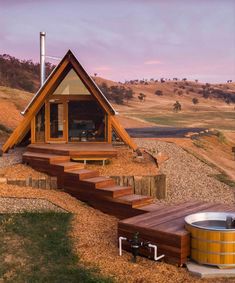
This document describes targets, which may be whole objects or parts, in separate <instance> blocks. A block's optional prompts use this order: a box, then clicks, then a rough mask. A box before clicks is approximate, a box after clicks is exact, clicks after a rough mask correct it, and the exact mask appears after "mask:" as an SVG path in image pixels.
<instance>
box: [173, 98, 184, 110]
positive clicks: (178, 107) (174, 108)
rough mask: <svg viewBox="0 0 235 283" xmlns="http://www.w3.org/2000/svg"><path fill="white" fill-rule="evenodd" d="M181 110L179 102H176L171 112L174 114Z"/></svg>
mask: <svg viewBox="0 0 235 283" xmlns="http://www.w3.org/2000/svg"><path fill="white" fill-rule="evenodd" d="M181 110H182V107H181V104H180V103H179V101H178V100H177V101H176V102H175V103H174V104H173V111H174V112H176V113H177V112H179V111H181Z"/></svg>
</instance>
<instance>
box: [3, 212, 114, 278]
mask: <svg viewBox="0 0 235 283" xmlns="http://www.w3.org/2000/svg"><path fill="white" fill-rule="evenodd" d="M71 217H72V215H71V214H69V213H23V214H0V282H17V283H21V282H34V283H36V282H47V283H50V282H53V283H54V282H58V283H61V282H70V283H72V282H74V283H75V282H76V283H77V282H84V283H86V282H89V283H93V282H94V283H95V282H112V281H111V279H108V278H103V277H101V276H100V275H99V274H98V271H97V270H91V269H86V268H84V267H83V266H81V265H79V259H78V257H77V256H75V255H74V253H73V252H72V244H71V240H70V238H69V236H68V233H69V229H70V222H71Z"/></svg>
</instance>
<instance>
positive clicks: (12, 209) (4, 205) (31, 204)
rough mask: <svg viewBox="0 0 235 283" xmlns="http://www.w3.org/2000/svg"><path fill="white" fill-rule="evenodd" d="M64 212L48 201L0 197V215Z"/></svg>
mask: <svg viewBox="0 0 235 283" xmlns="http://www.w3.org/2000/svg"><path fill="white" fill-rule="evenodd" d="M26 211H27V212H28V211H30V212H45V211H55V212H65V210H63V209H62V208H60V207H58V206H56V205H54V204H53V203H51V202H49V201H48V200H44V199H36V198H35V199H34V198H15V197H11V198H8V197H0V213H21V212H26Z"/></svg>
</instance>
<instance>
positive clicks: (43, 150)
mask: <svg viewBox="0 0 235 283" xmlns="http://www.w3.org/2000/svg"><path fill="white" fill-rule="evenodd" d="M27 152H35V153H44V154H54V155H69V150H63V149H58V148H56V145H55V146H54V148H51V147H47V146H46V145H44V146H35V145H32V144H31V145H29V146H28V147H27Z"/></svg>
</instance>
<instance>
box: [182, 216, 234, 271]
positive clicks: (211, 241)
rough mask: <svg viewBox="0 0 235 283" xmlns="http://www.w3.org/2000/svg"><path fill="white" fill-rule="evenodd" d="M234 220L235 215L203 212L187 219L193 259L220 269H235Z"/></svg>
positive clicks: (186, 223)
mask: <svg viewBox="0 0 235 283" xmlns="http://www.w3.org/2000/svg"><path fill="white" fill-rule="evenodd" d="M233 218H234V219H235V214H234V213H225V212H203V213H196V214H192V215H189V216H187V217H185V228H186V229H187V230H188V231H189V232H190V233H191V259H193V260H194V261H196V262H198V263H200V264H208V265H216V266H218V267H220V268H230V267H235V227H234V222H235V221H234V222H233V224H231V223H232V222H231V221H232V219H233ZM228 221H230V224H229V223H228Z"/></svg>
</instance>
